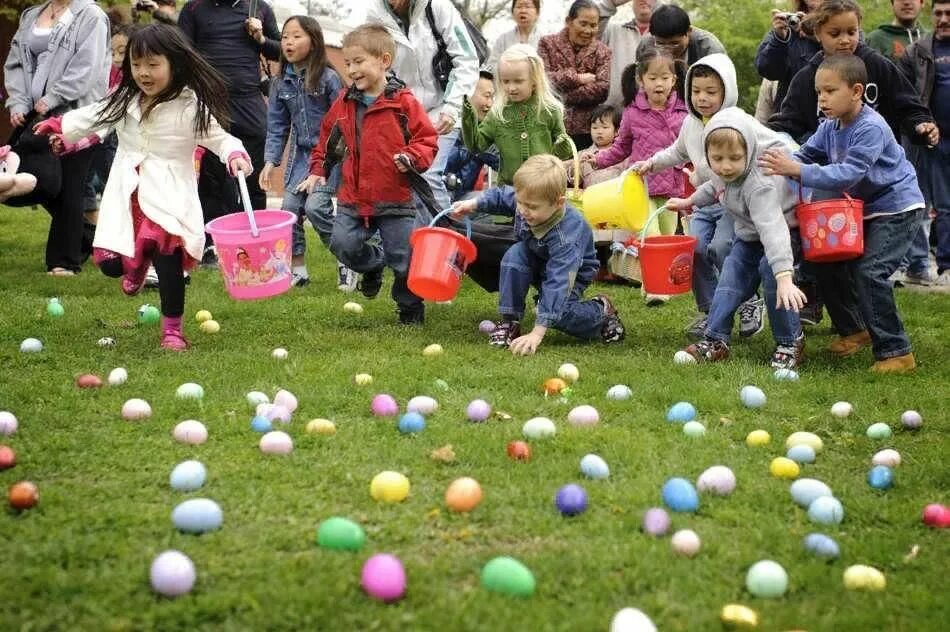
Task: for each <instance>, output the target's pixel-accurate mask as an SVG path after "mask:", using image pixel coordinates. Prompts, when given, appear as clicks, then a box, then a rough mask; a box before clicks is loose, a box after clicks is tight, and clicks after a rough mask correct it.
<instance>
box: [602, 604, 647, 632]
mask: <svg viewBox="0 0 950 632" xmlns="http://www.w3.org/2000/svg"><path fill="white" fill-rule="evenodd" d="M610 632H656V626H655V625H653V621H651V620H650V617H648V616H647V615H645V614H643V612H641V611H640V610H637V609H636V608H624V609H623V610H619V611H618V612H617V614H615V615H614V618H613V620H612V621H611V622H610Z"/></svg>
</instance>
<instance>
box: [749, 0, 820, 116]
mask: <svg viewBox="0 0 950 632" xmlns="http://www.w3.org/2000/svg"><path fill="white" fill-rule="evenodd" d="M820 3H821V0H796V1H795V11H794V12H793V13H794V15H795V16H796V17H795V18H793V19H791V20H790V19H789V16H788V13H787V12H783V11H780V10H778V9H773V10H772V29H771V30H770V31H769V32H768V33H766V35H765V37H764V38H762V42H761V43H760V44H759V49H758V50H757V51H756V53H755V69H756V70H757V71H758V72H759V76H761V77H762V78H763V79H769V80H771V81H777V82H778V84H777V85H776V87H775V98H774V100H773V102H772V111H773V112H778V111H779V110H781V109H782V101H784V100H785V93H787V92H788V84H790V83H791V82H792V77H794V76H795V73H797V72H798V71H799V70H801V69H802V68H804V67H805V66H807V65H808V60H809V59H811V58H812V57H814V55H815V53H817V52H818V51H820V50H821V46H820V45H819V44H818V40H816V39H815V36H814V34H813V33H810V32H807V31H805V30H803V29H802V24H803V23H804V24H807V22H803V19H804V18H805V17H807V15H808V14H809V13H811V12H812V11H814V10H815V9H817V8H818V5H819V4H820Z"/></svg>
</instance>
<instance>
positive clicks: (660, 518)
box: [643, 507, 670, 537]
mask: <svg viewBox="0 0 950 632" xmlns="http://www.w3.org/2000/svg"><path fill="white" fill-rule="evenodd" d="M669 530H670V515H669V514H668V513H666V510H665V509H660V508H659V507H653V508H652V509H647V512H646V513H645V514H643V532H644V533H648V534H650V535H654V536H657V537H659V536H661V535H666V533H667V532H668V531H669Z"/></svg>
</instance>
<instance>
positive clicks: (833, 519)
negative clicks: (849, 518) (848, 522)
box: [808, 496, 844, 524]
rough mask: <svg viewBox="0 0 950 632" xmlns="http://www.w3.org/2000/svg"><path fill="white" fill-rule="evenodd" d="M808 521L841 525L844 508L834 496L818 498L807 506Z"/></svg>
mask: <svg viewBox="0 0 950 632" xmlns="http://www.w3.org/2000/svg"><path fill="white" fill-rule="evenodd" d="M808 519H809V520H811V521H812V522H817V523H818V524H841V521H842V520H844V507H842V506H841V501H839V500H838V499H837V498H835V497H834V496H820V497H818V498H816V499H815V500H814V501H813V502H812V504H810V505H808Z"/></svg>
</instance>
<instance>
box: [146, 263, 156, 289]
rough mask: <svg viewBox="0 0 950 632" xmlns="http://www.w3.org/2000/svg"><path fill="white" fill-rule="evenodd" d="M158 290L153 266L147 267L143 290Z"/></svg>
mask: <svg viewBox="0 0 950 632" xmlns="http://www.w3.org/2000/svg"><path fill="white" fill-rule="evenodd" d="M157 288H158V272H156V271H155V266H149V267H148V272H146V273H145V289H147V290H154V289H157Z"/></svg>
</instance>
